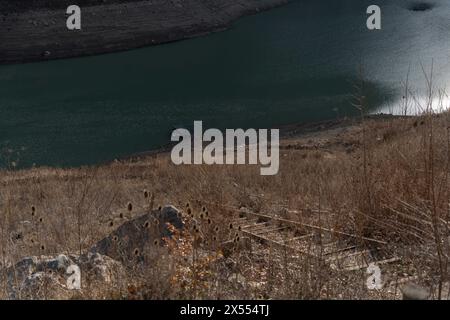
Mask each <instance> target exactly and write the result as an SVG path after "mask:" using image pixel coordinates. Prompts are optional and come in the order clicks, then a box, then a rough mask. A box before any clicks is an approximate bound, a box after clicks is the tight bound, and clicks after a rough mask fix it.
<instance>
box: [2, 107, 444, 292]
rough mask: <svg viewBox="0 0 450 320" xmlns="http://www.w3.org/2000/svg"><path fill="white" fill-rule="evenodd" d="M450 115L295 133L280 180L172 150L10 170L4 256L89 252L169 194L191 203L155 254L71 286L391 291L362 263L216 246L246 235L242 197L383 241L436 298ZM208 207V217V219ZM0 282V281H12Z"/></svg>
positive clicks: (440, 283)
mask: <svg viewBox="0 0 450 320" xmlns="http://www.w3.org/2000/svg"><path fill="white" fill-rule="evenodd" d="M449 124H450V114H449V113H441V114H433V113H432V112H431V111H429V110H428V112H425V114H423V115H421V116H417V117H392V118H380V119H376V118H367V119H366V118H364V119H362V121H358V122H357V123H355V124H354V125H350V126H337V127H336V128H334V129H331V130H328V131H321V132H315V133H312V134H306V135H301V136H297V137H295V138H290V139H288V140H285V141H283V143H282V148H281V151H280V156H281V159H280V160H281V163H280V173H279V174H278V175H276V176H273V177H270V176H265V177H263V176H260V175H259V169H258V168H257V167H249V166H179V167H176V166H174V165H173V164H172V163H171V162H170V158H169V157H168V155H166V154H159V155H157V156H155V157H150V158H146V159H141V160H138V161H129V162H116V163H112V164H110V165H106V166H100V167H87V168H79V169H65V170H63V169H51V168H37V169H29V170H8V171H2V172H0V183H1V188H0V237H1V241H0V247H1V252H2V254H1V257H0V259H1V263H2V265H8V264H10V263H13V262H15V261H17V260H18V259H19V258H21V257H24V256H28V255H41V254H45V255H55V254H58V253H77V252H79V251H80V252H82V251H84V250H86V249H87V248H89V247H90V246H91V245H92V244H94V243H95V242H96V241H98V240H100V239H101V238H102V237H104V236H106V235H107V234H108V233H109V232H110V231H111V230H112V229H114V228H115V227H116V226H118V225H119V224H120V223H121V222H123V221H125V220H126V219H130V218H131V217H133V216H134V215H137V214H139V213H141V212H142V210H143V208H148V207H149V206H150V207H154V208H155V207H158V205H163V204H174V205H176V206H178V207H179V208H183V209H184V212H185V215H184V219H185V222H186V223H187V228H186V230H185V231H183V232H182V233H177V234H176V236H175V237H174V238H173V239H171V240H168V239H167V240H166V241H167V243H166V246H163V247H160V246H155V248H153V249H152V248H151V249H150V250H149V252H146V253H138V254H139V255H140V254H147V255H149V257H150V258H151V259H147V260H148V261H152V263H151V265H150V266H148V265H147V266H145V267H143V266H142V265H140V264H139V263H136V267H135V268H134V270H130V275H132V276H130V277H129V278H128V279H124V280H123V281H124V284H123V286H120V288H119V287H117V288H109V289H108V290H106V289H105V290H104V291H100V292H95V293H94V292H92V291H91V292H88V291H86V290H85V291H84V293H83V295H81V296H76V295H75V296H74V297H77V298H104V297H107V298H129V299H154V298H157V299H166V298H195V299H202V298H213V299H216V298H218V299H221V298H286V299H299V298H311V299H318V298H354V299H359V298H396V297H398V292H392V291H388V290H387V289H386V290H382V291H380V292H370V291H368V290H367V289H366V287H365V281H366V278H367V275H366V274H365V272H364V271H365V270H362V271H361V272H353V273H337V272H333V271H330V269H329V268H328V266H327V265H325V264H324V263H323V262H321V261H320V260H315V259H311V258H310V257H308V256H302V255H294V254H292V252H287V251H286V250H283V249H282V248H281V249H280V248H277V247H274V246H270V245H263V244H259V243H254V244H253V246H252V250H251V252H249V251H246V250H235V251H234V252H232V254H231V255H230V256H227V257H223V254H222V250H221V243H222V242H224V241H226V240H230V239H231V240H233V239H234V240H235V241H236V238H237V237H241V235H240V233H239V230H230V227H229V224H230V222H232V221H233V219H235V218H236V214H235V213H233V212H232V211H230V210H228V209H229V208H230V207H237V208H239V207H242V206H245V207H246V208H249V209H251V210H253V211H255V212H264V213H267V214H269V215H277V216H282V217H284V218H288V219H291V220H294V221H303V222H310V223H315V224H316V225H320V226H323V227H327V228H334V229H336V230H339V231H345V232H348V233H351V234H355V235H357V236H358V237H362V236H365V237H371V238H376V239H382V240H384V241H387V242H389V249H390V250H392V251H393V252H395V254H396V255H397V256H399V257H401V258H402V261H401V263H399V264H397V265H396V267H397V269H398V270H397V273H396V276H400V277H401V276H403V275H414V276H416V277H418V280H417V281H418V282H420V283H422V284H424V285H427V286H428V287H432V288H433V292H435V296H434V297H435V298H438V297H443V294H442V292H443V291H445V290H444V289H445V284H446V283H447V282H448V275H447V267H448V253H449V247H448V246H449V242H448V235H449V234H448V232H449V230H448V221H449V216H448V215H449V179H448V173H449V152H450V148H449V145H450V142H449V141H450V140H449ZM186 202H189V203H190V205H189V208H187V207H186ZM129 204H131V208H130V205H129ZM202 206H206V209H202ZM286 208H290V209H297V210H302V211H298V212H297V213H292V212H287V211H286ZM305 209H306V210H305ZM308 209H310V211H308ZM312 209H314V211H311V210H312ZM205 210H207V211H208V217H207V218H206V217H205V216H204V214H203V215H202V216H200V215H201V214H202V212H203V213H204V212H205ZM299 212H303V213H299ZM312 212H315V213H312ZM208 220H210V221H209V222H208ZM194 226H196V227H194ZM216 229H217V230H216ZM231 229H232V228H231ZM394 280H395V279H394ZM0 287H2V288H1V289H0V292H2V290H3V289H4V287H5V285H4V284H1V285H0ZM123 288H126V289H125V290H124V289H123ZM3 297H6V296H5V293H4V292H3Z"/></svg>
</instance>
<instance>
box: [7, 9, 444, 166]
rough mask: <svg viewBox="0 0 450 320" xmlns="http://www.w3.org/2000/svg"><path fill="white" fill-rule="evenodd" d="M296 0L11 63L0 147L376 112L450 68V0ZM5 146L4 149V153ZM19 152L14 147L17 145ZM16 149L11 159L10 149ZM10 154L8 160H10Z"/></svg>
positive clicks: (52, 148)
mask: <svg viewBox="0 0 450 320" xmlns="http://www.w3.org/2000/svg"><path fill="white" fill-rule="evenodd" d="M415 3H416V2H415V1H406V0H395V1H392V0H391V1H389V0H378V1H377V4H378V5H379V6H380V7H381V9H382V30H378V31H369V30H368V29H367V27H366V19H367V15H366V8H367V6H368V5H370V4H372V1H365V0H339V1H321V0H297V1H294V2H293V3H292V4H289V5H287V6H284V7H281V8H277V9H274V10H271V11H268V12H264V13H261V14H258V15H255V16H250V17H246V18H243V19H240V20H239V21H238V22H236V23H235V24H234V25H233V27H232V28H231V29H230V30H227V31H225V32H220V33H215V34H212V35H209V36H206V37H200V38H195V39H190V40H186V41H180V42H175V43H170V44H165V45H161V46H154V47H148V48H143V49H138V50H132V51H127V52H121V53H114V54H107V55H100V56H93V57H83V58H76V59H67V60H57V61H50V62H40V63H31V64H22V65H5V66H0V148H1V149H2V154H3V155H5V154H6V155H8V154H11V153H12V154H13V156H12V157H10V159H9V160H11V159H12V158H14V157H15V155H16V154H17V153H19V155H18V160H19V162H18V164H19V166H21V167H29V166H32V165H33V164H35V165H38V166H41V165H50V166H78V165H84V164H93V163H99V162H104V161H109V160H112V159H114V158H117V157H122V156H125V155H130V154H133V153H138V152H143V151H147V150H152V149H156V148H159V147H161V146H163V145H165V144H167V143H168V142H169V140H170V133H171V131H172V129H173V128H177V127H191V126H192V124H193V121H194V120H203V121H204V127H205V128H206V127H218V128H238V127H243V128H248V127H253V128H267V127H277V126H278V125H283V124H290V123H296V122H310V121H317V120H323V119H333V118H336V117H342V116H344V115H352V114H355V113H356V109H355V108H354V107H353V106H352V105H351V102H352V94H354V93H355V84H357V83H359V80H360V79H361V78H364V79H365V82H364V83H365V84H364V88H365V91H364V94H365V95H366V96H367V101H368V102H367V106H368V108H370V110H371V111H372V112H377V111H387V110H389V109H390V108H391V107H392V108H394V107H396V106H398V105H399V104H401V100H402V95H403V87H404V85H403V83H404V82H405V79H406V76H407V74H408V70H410V71H409V83H410V85H411V87H412V88H411V90H412V91H413V90H416V91H414V92H417V93H416V94H417V95H420V94H421V93H424V87H425V83H426V81H425V77H424V73H423V70H427V71H429V70H430V68H431V65H432V64H433V66H434V68H433V83H434V85H435V87H436V88H439V89H443V90H445V89H447V84H448V80H449V77H450V2H449V1H446V0H434V1H432V4H433V6H432V8H431V9H430V10H425V11H420V10H412V5H413V4H415ZM4 158H5V157H4ZM6 158H8V157H6ZM3 161H5V159H3ZM4 165H5V163H4V162H3V163H2V164H0V166H4Z"/></svg>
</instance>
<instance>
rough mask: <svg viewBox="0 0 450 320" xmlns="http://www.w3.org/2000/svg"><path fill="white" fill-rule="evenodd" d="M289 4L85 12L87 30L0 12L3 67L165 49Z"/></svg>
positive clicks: (116, 7)
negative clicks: (150, 47)
mask: <svg viewBox="0 0 450 320" xmlns="http://www.w3.org/2000/svg"><path fill="white" fill-rule="evenodd" d="M288 2H289V0H208V1H205V0H183V1H181V0H173V1H167V0H154V1H151V2H150V1H135V2H130V1H123V3H112V4H108V3H105V4H102V5H94V6H87V7H82V30H80V31H69V30H67V28H66V19H67V15H66V14H65V10H64V9H63V10H61V9H45V8H43V9H42V10H33V11H25V12H23V11H21V10H17V11H15V12H14V11H13V12H3V13H2V12H0V29H1V30H2V32H1V33H0V64H8V63H23V62H32V61H41V60H50V59H59V58H70V57H77V56H84V55H94V54H102V53H109V52H115V51H122V50H128V49H133V48H139V47H144V46H148V45H155V44H160V43H166V42H171V41H176V40H181V39H186V38H191V37H196V36H200V35H205V34H208V33H212V32H217V31H221V30H224V29H226V28H228V27H229V26H230V25H231V24H232V23H233V22H234V21H235V20H236V19H238V18H240V17H242V16H244V15H250V14H254V13H257V12H260V11H262V10H267V9H270V8H273V7H276V6H280V5H283V4H286V3H288Z"/></svg>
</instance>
